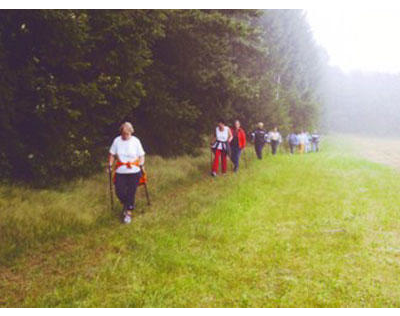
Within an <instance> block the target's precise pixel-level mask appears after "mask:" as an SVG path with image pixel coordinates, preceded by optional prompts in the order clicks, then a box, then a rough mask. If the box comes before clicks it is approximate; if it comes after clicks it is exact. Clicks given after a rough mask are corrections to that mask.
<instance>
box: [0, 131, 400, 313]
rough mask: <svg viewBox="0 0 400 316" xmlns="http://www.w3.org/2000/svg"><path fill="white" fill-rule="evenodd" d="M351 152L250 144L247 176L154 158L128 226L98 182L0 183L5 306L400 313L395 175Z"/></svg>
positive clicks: (399, 206) (332, 145)
mask: <svg viewBox="0 0 400 316" xmlns="http://www.w3.org/2000/svg"><path fill="white" fill-rule="evenodd" d="M346 146H347V144H345V143H343V142H341V141H338V140H337V139H330V140H329V141H327V142H325V143H324V145H323V151H322V152H320V153H318V154H307V155H303V156H300V155H295V156H289V155H286V154H282V155H278V156H275V157H271V156H268V157H265V159H264V160H263V161H256V160H255V159H254V155H250V148H249V149H248V151H249V152H248V153H247V158H248V160H249V164H248V168H242V169H241V170H240V172H239V173H238V174H228V175H227V176H224V177H218V178H217V179H212V178H210V177H209V176H208V166H209V160H208V159H209V156H208V154H207V153H205V154H204V155H203V156H202V157H199V158H196V159H193V158H189V157H183V158H179V159H176V160H162V159H161V158H157V157H153V158H151V159H149V164H148V171H149V186H150V190H151V191H150V193H151V197H152V200H153V204H152V207H151V208H147V207H146V206H145V203H144V198H143V192H140V194H139V197H138V198H139V210H145V213H144V214H137V216H136V217H135V218H134V220H133V222H132V224H131V225H120V224H119V223H118V222H117V219H116V217H115V214H110V211H109V200H108V197H107V193H108V186H107V178H106V177H105V175H96V176H94V177H93V178H92V179H89V180H85V181H78V182H77V183H76V184H74V185H68V186H66V187H65V188H60V189H59V190H57V191H44V190H40V191H33V190H28V189H19V188H15V187H14V188H11V187H7V186H4V185H3V187H1V189H0V190H1V191H0V193H1V196H2V198H1V201H0V203H1V204H0V212H1V213H0V228H1V231H0V242H1V249H0V255H1V265H0V306H3V307H19V306H24V307H25V306H26V307H45V306H59V307H61V306H65V307H89V306H96V307H144V306H145V307H172V306H175V307H232V306H241V307H246V306H252V307H321V306H324V307H350V306H351V307H363V306H369V307H378V306H382V307H383V306H385V307H389V306H395V307H400V302H399V299H398V298H399V297H400V287H399V286H398V279H399V277H398V276H399V275H400V260H399V259H400V221H399V220H400V195H399V194H398V192H399V191H400V181H399V176H400V174H399V173H398V172H396V171H393V170H392V169H390V168H388V167H385V166H382V165H379V164H376V163H371V162H368V161H366V160H363V159H361V158H358V157H357V156H353V155H351V154H346V153H345V151H344V149H347V148H348V147H346ZM250 158H251V159H250ZM242 167H244V166H242Z"/></svg>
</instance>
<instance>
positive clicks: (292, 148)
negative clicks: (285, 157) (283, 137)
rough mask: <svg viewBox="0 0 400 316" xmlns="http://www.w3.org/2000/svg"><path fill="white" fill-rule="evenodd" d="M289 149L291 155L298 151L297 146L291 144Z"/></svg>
mask: <svg viewBox="0 0 400 316" xmlns="http://www.w3.org/2000/svg"><path fill="white" fill-rule="evenodd" d="M289 148H290V153H291V154H294V150H295V149H296V145H295V144H289Z"/></svg>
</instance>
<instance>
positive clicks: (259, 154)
mask: <svg viewBox="0 0 400 316" xmlns="http://www.w3.org/2000/svg"><path fill="white" fill-rule="evenodd" d="M262 149H263V146H262V144H257V145H256V153H257V158H258V159H262Z"/></svg>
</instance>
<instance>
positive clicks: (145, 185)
mask: <svg viewBox="0 0 400 316" xmlns="http://www.w3.org/2000/svg"><path fill="white" fill-rule="evenodd" d="M140 171H141V172H142V174H143V172H144V171H143V166H140ZM143 185H144V192H145V193H146V199H147V205H148V206H150V205H151V203H150V196H149V191H148V190H147V183H146V181H145V182H144V183H143Z"/></svg>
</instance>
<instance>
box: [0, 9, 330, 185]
mask: <svg viewBox="0 0 400 316" xmlns="http://www.w3.org/2000/svg"><path fill="white" fill-rule="evenodd" d="M320 60H321V59H320V57H319V49H318V47H316V45H315V44H314V43H313V40H312V35H311V33H310V31H309V27H308V25H307V23H306V20H305V18H304V16H303V13H302V12H301V11H298V10H297V11H296V10H273V11H260V10H3V11H1V12H0V149H1V151H0V152H1V157H0V158H1V159H0V160H1V161H0V170H1V171H0V176H1V177H2V178H13V179H20V180H25V181H28V180H29V181H32V180H33V181H34V182H36V183H39V184H40V183H41V184H49V183H51V182H55V181H58V182H62V181H63V180H65V179H69V178H72V177H76V176H84V175H88V174H91V173H92V172H93V171H94V170H96V169H98V168H99V166H100V163H101V161H102V160H104V157H105V154H106V148H107V146H109V144H110V142H111V140H112V138H113V137H114V136H116V131H117V128H118V126H119V124H120V123H121V122H123V121H125V120H129V121H132V122H133V123H134V125H135V128H136V131H137V133H138V136H139V137H140V139H141V140H142V141H143V144H144V147H145V150H146V151H147V152H149V153H157V154H161V155H164V156H166V155H170V156H171V155H180V154H191V153H196V152H198V151H199V147H201V145H203V144H202V140H203V139H204V136H205V135H207V134H209V133H210V132H211V131H212V129H213V127H214V125H215V121H216V119H217V118H218V117H223V118H225V119H226V120H227V121H228V122H231V121H233V120H234V119H236V118H238V119H240V120H241V121H242V123H243V125H244V127H245V128H246V129H250V128H252V126H253V124H254V123H255V122H257V121H260V120H261V121H264V122H265V123H266V124H267V127H268V128H272V126H273V125H277V126H279V127H280V128H281V129H282V130H283V131H288V130H289V129H291V128H300V127H310V126H311V125H314V124H315V122H316V118H317V108H318V104H319V102H318V97H317V96H318V82H319V79H318V78H319V71H320V69H321V68H322V67H323V64H321V62H320ZM278 75H279V78H281V81H280V83H279V82H277V78H278ZM277 90H279V98H277V97H276V96H277V92H278V91H277Z"/></svg>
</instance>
